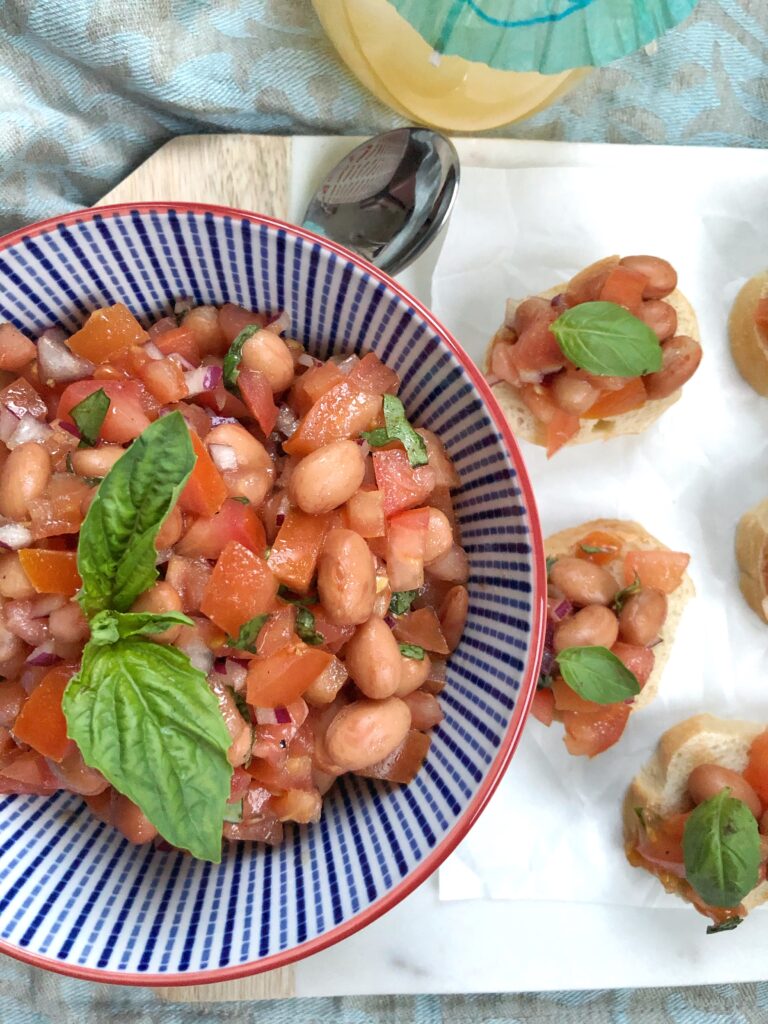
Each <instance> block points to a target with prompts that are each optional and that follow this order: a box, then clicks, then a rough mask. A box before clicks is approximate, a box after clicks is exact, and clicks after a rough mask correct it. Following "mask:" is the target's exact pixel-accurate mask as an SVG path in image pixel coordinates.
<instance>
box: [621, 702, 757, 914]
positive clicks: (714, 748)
mask: <svg viewBox="0 0 768 1024" xmlns="http://www.w3.org/2000/svg"><path fill="white" fill-rule="evenodd" d="M764 730H765V726H764V725H761V724H757V723H755V722H746V721H739V720H735V719H722V718H716V717H715V716H714V715H709V714H700V715H694V716H693V717H692V718H687V719H685V721H683V722H678V723H677V725H673V726H672V728H671V729H667V731H666V732H665V733H663V734H662V736H661V737H660V739H659V742H658V745H657V747H656V751H655V753H654V755H653V757H651V759H650V760H649V761H648V762H647V763H646V764H645V765H644V766H643V768H641V770H640V771H639V772H638V773H637V775H636V776H635V777H634V779H633V780H632V782H631V783H630V785H629V788H628V789H627V794H626V796H625V798H624V804H623V807H622V822H623V830H624V848H625V851H626V854H627V858H628V859H629V861H630V863H631V864H633V865H634V866H636V867H643V868H645V870H647V871H649V872H650V873H651V874H654V875H656V877H658V879H659V881H660V882H661V883H662V885H663V886H664V888H665V889H666V890H667V892H669V893H672V895H675V896H680V897H681V898H682V899H684V900H687V901H688V902H689V903H694V905H696V906H697V909H699V910H701V909H702V908H701V907H700V906H699V905H698V904H697V903H696V900H695V893H694V892H693V890H692V888H691V886H690V885H689V883H688V882H686V881H685V879H682V878H678V877H677V876H676V875H673V874H671V873H668V872H664V871H656V870H654V869H653V868H652V866H651V865H649V864H647V863H645V862H644V861H643V860H642V858H641V857H640V856H639V855H638V854H637V853H636V852H635V851H636V847H637V843H638V841H639V840H640V838H641V835H642V831H643V828H644V826H643V824H642V822H641V820H640V817H639V816H638V813H637V809H638V808H639V809H642V811H643V813H644V815H645V816H646V817H647V816H654V815H658V816H659V817H662V818H664V817H667V816H669V815H671V814H679V813H682V812H685V811H688V810H690V809H691V807H692V803H691V801H690V798H689V797H688V791H687V783H688V776H689V775H690V774H691V771H692V770H693V769H694V768H695V767H696V766H697V765H700V764H719V765H720V766H721V767H723V768H730V769H732V770H733V771H737V772H742V771H743V770H744V768H745V767H746V764H747V759H748V756H749V748H750V746H751V744H752V741H753V740H754V738H755V737H756V736H758V735H759V734H760V733H761V732H763V731H764ZM767 899H768V882H761V883H760V884H759V885H757V886H756V887H755V888H754V889H753V890H752V892H750V893H749V895H748V896H746V897H745V899H744V900H743V901H742V907H743V909H744V911H745V912H749V911H750V910H754V908H755V907H757V906H759V905H760V904H761V903H764V902H765V901H766V900H767Z"/></svg>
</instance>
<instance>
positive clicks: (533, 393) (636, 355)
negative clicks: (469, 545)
mask: <svg viewBox="0 0 768 1024" xmlns="http://www.w3.org/2000/svg"><path fill="white" fill-rule="evenodd" d="M700 361H701V341H700V336H699V328H698V323H697V321H696V314H695V313H694V311H693V308H692V307H691V305H690V303H689V302H688V300H687V299H686V298H685V296H684V295H683V293H682V292H681V291H680V290H679V289H678V288H677V273H676V271H675V269H674V267H672V265H671V264H670V263H668V262H667V261H666V260H663V259H661V258H660V257H658V256H626V257H624V258H620V257H619V256H609V257H607V258H606V259H603V260H600V261H599V262H597V263H594V264H592V265H591V266H589V267H587V268H586V269H585V270H582V271H581V272H580V273H579V274H577V275H576V276H575V277H573V278H571V280H570V281H568V282H567V283H565V284H561V285H556V286H555V287H553V288H550V289H549V291H547V292H544V293H543V294H542V295H537V296H533V297H530V298H527V299H524V300H522V301H518V300H514V299H510V300H509V301H508V302H507V308H506V313H505V317H504V323H503V324H502V326H501V327H500V328H499V330H498V331H497V332H496V334H495V335H494V337H493V338H492V340H491V342H490V345H489V346H488V349H487V352H486V366H485V369H486V373H487V374H488V375H489V380H490V383H491V387H492V389H493V393H494V395H495V396H496V399H497V400H498V402H499V404H500V405H501V407H502V409H503V411H504V413H505V415H506V417H507V419H508V421H509V423H510V425H511V427H512V429H513V431H514V433H515V434H516V435H517V436H519V437H523V438H524V439H525V440H527V441H531V442H533V443H534V444H538V445H543V446H545V447H546V449H547V454H548V455H549V456H551V455H553V454H554V453H555V452H556V451H558V450H559V449H560V448H561V447H563V445H566V444H583V443H585V442H587V441H600V440H607V439H608V438H611V437H615V436H617V435H619V434H639V433H641V432H642V431H643V430H645V429H646V428H647V427H649V426H650V425H651V424H652V423H653V422H654V421H655V420H657V419H658V417H659V416H661V414H662V413H663V412H664V411H665V409H668V408H669V406H670V405H672V404H673V403H674V402H676V401H677V399H678V398H679V397H680V393H681V388H682V386H683V384H685V383H686V381H688V380H689V379H690V378H691V377H692V376H693V374H694V373H695V371H696V369H697V367H698V365H699V363H700Z"/></svg>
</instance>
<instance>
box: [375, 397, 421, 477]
mask: <svg viewBox="0 0 768 1024" xmlns="http://www.w3.org/2000/svg"><path fill="white" fill-rule="evenodd" d="M384 423H385V424H386V426H384V427H379V428H378V430H370V431H364V432H363V437H364V438H365V439H366V441H367V442H368V444H369V445H370V447H371V448H381V447H382V446H383V445H385V444H389V443H390V441H400V443H401V444H402V446H403V448H405V451H406V454H407V456H408V461H409V462H410V464H411V465H412V466H426V464H427V463H428V462H429V456H428V454H427V445H426V443H425V441H424V438H423V437H422V436H421V434H417V433H416V431H415V430H414V429H413V427H412V426H411V424H410V423H409V422H408V417H407V416H406V415H405V406H404V405H403V403H402V402H401V401H400V399H399V398H396V397H395V396H394V395H384Z"/></svg>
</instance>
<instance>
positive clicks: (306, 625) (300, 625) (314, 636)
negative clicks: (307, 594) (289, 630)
mask: <svg viewBox="0 0 768 1024" xmlns="http://www.w3.org/2000/svg"><path fill="white" fill-rule="evenodd" d="M296 635H297V636H298V637H299V639H300V640H303V641H304V643H305V644H309V645H310V647H319V646H320V644H324V643H325V637H324V636H323V634H322V633H318V632H317V630H316V629H315V616H314V615H313V614H312V612H311V611H310V610H309V608H304V607H301V606H299V607H298V608H297V609H296Z"/></svg>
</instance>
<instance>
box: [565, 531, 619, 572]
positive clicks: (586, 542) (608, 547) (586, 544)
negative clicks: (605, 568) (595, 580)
mask: <svg viewBox="0 0 768 1024" xmlns="http://www.w3.org/2000/svg"><path fill="white" fill-rule="evenodd" d="M622 547H623V541H622V539H621V537H617V536H616V534H615V533H609V532H608V531H607V530H592V531H590V532H589V533H588V534H586V535H585V536H584V537H582V538H581V540H580V541H579V543H578V544H577V545H576V550H575V552H574V554H575V555H576V557H577V558H583V559H585V560H586V561H587V562H594V563H595V565H608V563H609V562H612V561H613V560H614V558H616V556H617V555H618V553H619V552H620V551H621V549H622ZM585 548H599V549H600V550H599V551H585V550H584V549H585Z"/></svg>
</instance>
